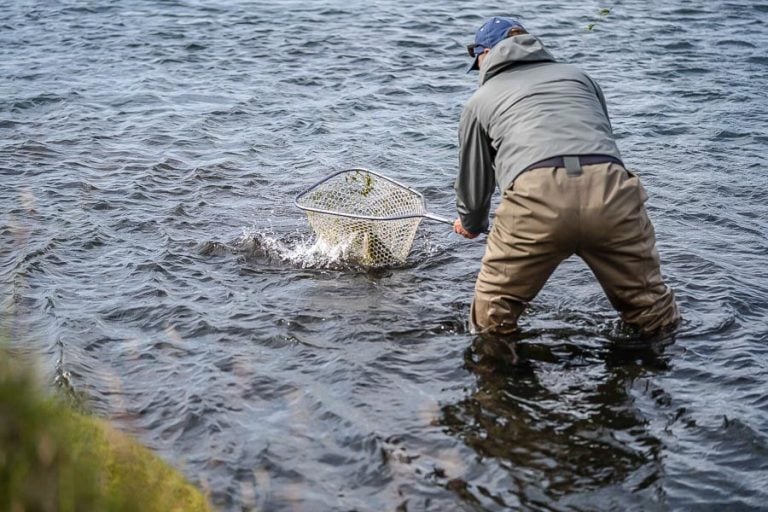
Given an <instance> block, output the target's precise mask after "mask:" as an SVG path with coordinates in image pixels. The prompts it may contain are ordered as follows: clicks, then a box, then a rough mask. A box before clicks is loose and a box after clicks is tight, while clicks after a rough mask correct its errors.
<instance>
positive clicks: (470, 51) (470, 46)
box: [467, 43, 485, 59]
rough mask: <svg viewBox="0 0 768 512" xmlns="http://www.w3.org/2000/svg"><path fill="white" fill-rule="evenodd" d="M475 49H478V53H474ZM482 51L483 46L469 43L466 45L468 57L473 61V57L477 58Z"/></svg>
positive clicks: (483, 49)
mask: <svg viewBox="0 0 768 512" xmlns="http://www.w3.org/2000/svg"><path fill="white" fill-rule="evenodd" d="M475 48H480V51H478V52H477V53H475ZM484 51H485V47H484V46H481V45H479V44H475V43H469V44H468V45H467V53H468V54H469V56H470V57H472V58H473V59H474V58H475V57H477V56H478V55H480V54H481V53H483V52H484Z"/></svg>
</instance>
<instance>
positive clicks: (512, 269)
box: [470, 168, 572, 335]
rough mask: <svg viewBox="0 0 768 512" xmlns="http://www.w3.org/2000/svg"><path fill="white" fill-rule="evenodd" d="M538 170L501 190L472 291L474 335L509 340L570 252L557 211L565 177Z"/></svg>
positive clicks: (561, 216) (553, 170) (552, 170)
mask: <svg viewBox="0 0 768 512" xmlns="http://www.w3.org/2000/svg"><path fill="white" fill-rule="evenodd" d="M557 171H558V170H557V169H556V168H542V169H536V170H534V171H531V172H528V173H524V174H523V175H521V176H520V177H518V179H517V180H515V184H514V188H511V189H509V190H507V191H506V192H505V193H504V197H503V198H502V200H501V204H500V205H499V208H498V209H497V210H496V216H495V218H494V222H493V229H492V230H491V233H490V234H489V235H488V241H487V246H486V251H485V256H484V257H483V264H482V268H481V270H480V273H479V275H478V277H477V283H476V285H475V298H474V301H473V303H472V309H471V312H470V323H471V326H472V329H473V331H474V332H476V333H481V334H485V333H487V334H501V335H503V334H509V333H512V332H514V331H516V330H517V319H518V317H519V316H520V314H521V313H522V312H523V310H524V309H525V306H526V304H527V303H528V302H529V301H531V300H533V298H534V297H535V296H536V294H538V292H539V291H540V290H541V288H542V287H543V286H544V283H546V281H547V279H548V278H549V276H550V275H551V274H552V272H553V271H554V270H555V269H556V268H557V266H558V265H559V264H560V262H561V261H562V260H563V259H565V258H566V257H568V256H569V255H570V254H571V253H572V251H569V249H568V248H567V245H568V244H567V243H563V238H565V237H564V236H563V234H564V233H568V232H571V229H570V227H569V226H567V225H564V222H566V223H567V219H568V216H567V215H564V214H563V211H562V209H561V207H562V206H563V205H564V204H566V203H564V202H563V201H564V199H563V198H564V197H566V196H567V195H568V194H567V193H565V192H566V191H567V187H564V183H563V180H568V178H567V177H566V176H565V173H563V172H562V169H560V172H559V173H558V172H557Z"/></svg>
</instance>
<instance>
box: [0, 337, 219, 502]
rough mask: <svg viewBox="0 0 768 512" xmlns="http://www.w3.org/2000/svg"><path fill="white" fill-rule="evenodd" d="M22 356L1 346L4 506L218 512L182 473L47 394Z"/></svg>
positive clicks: (0, 497) (0, 484) (0, 498)
mask: <svg viewBox="0 0 768 512" xmlns="http://www.w3.org/2000/svg"><path fill="white" fill-rule="evenodd" d="M15 359H16V358H13V357H10V356H9V354H8V352H7V351H6V350H3V349H2V348H0V510H4V511H5V510H7V511H9V512H29V511H46V512H47V511H51V512H53V511H62V512H64V511H78V512H80V511H126V512H127V511H131V512H133V511H138V510H141V511H163V512H165V511H173V510H178V511H185V512H186V511H207V510H211V507H210V505H209V503H208V500H207V499H206V497H205V496H203V494H202V493H201V492H200V491H199V490H197V489H196V488H195V487H193V486H192V485H191V484H190V483H189V482H187V481H186V480H185V479H184V477H183V476H182V475H181V474H180V473H179V472H178V471H176V470H174V469H173V468H171V467H170V466H168V465H167V464H165V463H164V462H163V461H161V460H160V459H159V458H157V457H156V456H155V455H153V454H152V453H151V452H150V451H149V450H147V449H146V448H144V447H142V446H140V445H139V444H138V443H137V442H136V441H134V440H133V439H131V438H130V437H128V436H126V435H125V434H122V433H120V432H118V431H116V430H115V429H114V428H112V427H110V426H109V425H108V424H107V423H106V422H104V421H102V420H99V419H96V418H93V417H90V416H87V415H83V414H80V413H77V412H75V411H73V410H72V409H71V408H70V407H68V406H67V405H65V404H63V403H62V402H61V401H60V400H57V399H55V398H52V397H49V396H46V394H45V393H44V391H43V390H42V389H40V386H39V385H38V383H37V382H36V379H35V377H34V376H33V374H32V373H31V372H30V371H29V370H28V369H24V368H20V366H23V365H19V363H18V361H17V360H15Z"/></svg>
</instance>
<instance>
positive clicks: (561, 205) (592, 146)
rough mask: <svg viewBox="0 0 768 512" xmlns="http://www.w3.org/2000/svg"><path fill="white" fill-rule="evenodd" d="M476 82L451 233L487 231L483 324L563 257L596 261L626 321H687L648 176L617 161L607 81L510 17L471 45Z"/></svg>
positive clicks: (511, 322) (519, 305)
mask: <svg viewBox="0 0 768 512" xmlns="http://www.w3.org/2000/svg"><path fill="white" fill-rule="evenodd" d="M467 49H468V51H469V54H470V56H471V57H473V58H474V60H473V62H472V65H471V66H470V70H473V69H479V71H480V88H479V89H478V90H477V91H476V92H475V93H474V95H473V96H472V97H471V98H470V99H469V101H468V102H467V104H466V106H465V107H464V111H463V113H462V115H461V122H460V125H459V139H460V152H459V172H458V176H457V178H456V185H455V189H456V205H457V209H458V213H459V217H458V218H457V219H456V221H455V222H454V231H455V232H456V233H458V234H460V235H462V236H465V237H466V238H474V237H476V236H477V235H478V234H479V233H482V232H483V231H485V230H487V229H488V212H489V209H490V204H491V196H492V195H493V191H494V187H495V185H497V184H498V187H499V189H500V190H501V191H502V194H503V197H502V199H501V202H500V205H499V207H498V209H497V210H496V216H495V219H494V221H493V229H492V230H491V232H490V233H489V235H488V240H487V247H486V250H485V256H484V257H483V263H482V268H481V270H480V274H479V275H478V277H477V283H476V285H475V297H474V301H473V303H472V308H471V312H470V322H471V325H472V329H473V331H474V332H475V333H478V334H484V333H488V334H502V335H503V334H509V333H512V332H514V331H515V330H516V329H517V319H518V317H519V316H520V314H521V313H522V312H523V310H524V308H525V305H526V303H527V302H529V301H531V300H532V299H533V298H534V297H535V296H536V294H537V293H538V292H539V290H541V288H542V286H544V283H545V282H546V280H547V279H548V278H549V276H550V275H551V274H552V272H553V271H554V270H555V268H556V267H557V266H558V265H559V264H560V262H561V261H563V260H564V259H565V258H567V257H569V256H571V255H572V254H576V255H578V256H580V257H581V258H582V259H583V260H584V261H585V262H586V264H587V265H588V266H589V268H590V269H592V272H594V274H595V276H596V277H597V279H598V281H599V282H600V284H601V285H602V287H603V290H604V291H605V293H606V295H607V296H608V299H609V300H610V301H611V304H612V305H613V307H614V308H616V309H617V310H618V311H619V313H620V315H621V317H622V319H623V320H624V322H625V323H626V324H628V325H629V326H632V327H634V328H636V329H638V330H639V331H640V332H641V333H643V334H654V333H657V332H660V331H663V330H667V329H670V328H673V327H674V326H676V325H677V323H678V322H679V319H680V313H679V311H678V308H677V304H676V303H675V299H674V294H673V292H672V290H671V289H670V288H669V287H668V286H666V285H665V284H664V280H663V279H662V276H661V270H660V268H659V255H658V253H657V251H656V241H655V235H654V230H653V226H652V225H651V221H650V220H649V219H648V215H647V213H646V210H645V206H644V203H645V201H646V199H647V196H646V193H645V190H644V189H643V187H642V185H641V184H640V180H639V179H638V178H637V177H636V176H635V175H634V174H632V173H630V172H628V171H627V170H626V169H625V168H624V165H623V164H622V162H621V155H620V154H619V149H618V147H617V146H616V142H615V141H614V138H613V132H612V129H611V123H610V120H609V118H608V110H607V109H606V106H605V99H604V97H603V93H602V91H601V90H600V87H599V86H598V85H597V83H595V82H594V81H593V80H592V79H591V78H590V77H589V76H587V74H585V73H584V72H582V71H580V70H579V69H577V68H576V67H574V66H572V65H569V64H563V63H559V62H556V61H555V59H554V57H552V55H551V54H550V53H549V52H548V51H547V50H546V49H545V48H544V46H543V45H542V43H541V41H539V39H538V38H536V37H534V36H532V35H530V34H528V33H527V32H526V30H525V29H524V28H523V26H522V25H521V24H520V23H518V22H517V21H515V20H511V19H508V18H491V19H489V20H487V21H486V22H485V23H484V24H483V26H482V27H480V29H479V30H478V31H477V34H476V35H475V41H474V43H473V44H470V45H469V46H468V47H467Z"/></svg>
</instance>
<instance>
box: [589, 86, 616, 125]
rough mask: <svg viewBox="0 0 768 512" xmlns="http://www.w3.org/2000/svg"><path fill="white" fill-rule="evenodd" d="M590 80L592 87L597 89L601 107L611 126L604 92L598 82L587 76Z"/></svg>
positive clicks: (596, 92)
mask: <svg viewBox="0 0 768 512" xmlns="http://www.w3.org/2000/svg"><path fill="white" fill-rule="evenodd" d="M587 78H588V79H589V82H590V83H591V84H592V87H594V88H595V94H597V99H598V100H599V101H600V106H601V107H603V112H604V113H605V118H606V119H607V120H608V126H611V116H609V115H608V105H606V103H605V96H603V90H602V89H601V88H600V86H599V85H598V83H597V82H595V81H594V80H593V79H592V77H590V76H587ZM611 131H613V126H611Z"/></svg>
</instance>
